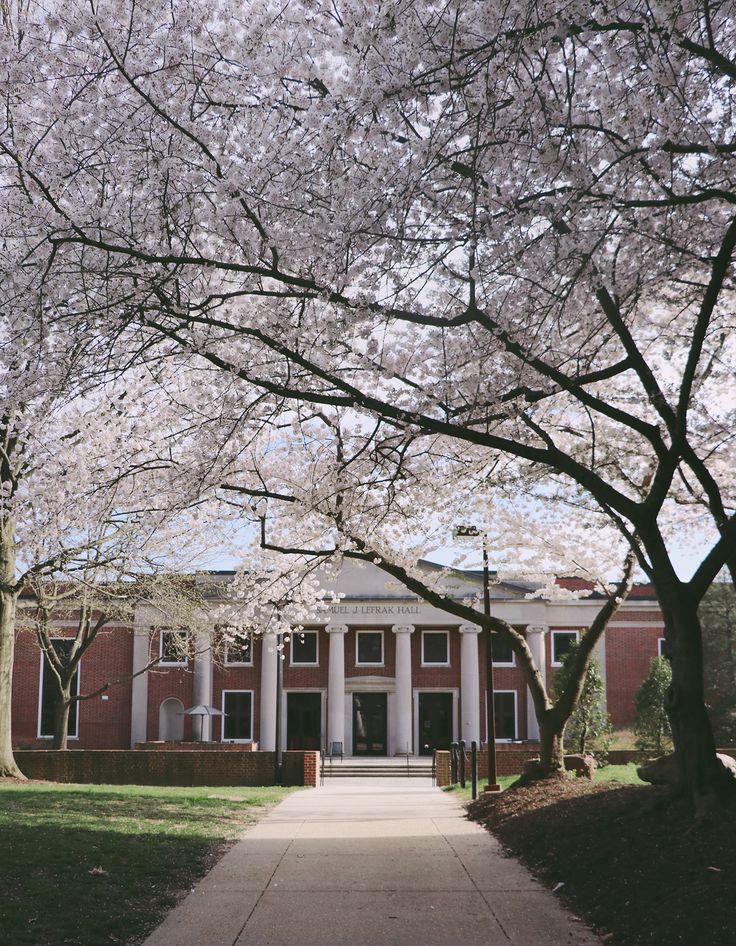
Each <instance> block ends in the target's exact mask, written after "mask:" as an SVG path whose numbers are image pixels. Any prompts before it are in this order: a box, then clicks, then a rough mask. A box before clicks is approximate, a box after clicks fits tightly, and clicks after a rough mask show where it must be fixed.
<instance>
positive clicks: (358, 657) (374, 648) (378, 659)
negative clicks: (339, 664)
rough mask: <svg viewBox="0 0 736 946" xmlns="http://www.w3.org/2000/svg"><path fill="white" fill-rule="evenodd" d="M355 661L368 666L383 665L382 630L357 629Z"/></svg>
mask: <svg viewBox="0 0 736 946" xmlns="http://www.w3.org/2000/svg"><path fill="white" fill-rule="evenodd" d="M355 637H356V641H355V662H356V664H361V665H363V666H368V667H371V666H373V667H382V666H383V631H358V632H357V634H356V635H355Z"/></svg>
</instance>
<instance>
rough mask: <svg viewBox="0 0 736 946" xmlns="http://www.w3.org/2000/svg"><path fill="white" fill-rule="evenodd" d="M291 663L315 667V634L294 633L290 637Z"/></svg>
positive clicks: (316, 656) (311, 632)
mask: <svg viewBox="0 0 736 946" xmlns="http://www.w3.org/2000/svg"><path fill="white" fill-rule="evenodd" d="M291 662H292V664H304V665H307V666H310V667H316V666H317V663H318V652H317V632H316V631H295V632H294V633H293V634H292V635H291Z"/></svg>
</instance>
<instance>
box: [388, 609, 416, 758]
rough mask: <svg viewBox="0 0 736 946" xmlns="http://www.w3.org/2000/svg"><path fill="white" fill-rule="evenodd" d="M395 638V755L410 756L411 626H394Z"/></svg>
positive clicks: (411, 740)
mask: <svg viewBox="0 0 736 946" xmlns="http://www.w3.org/2000/svg"><path fill="white" fill-rule="evenodd" d="M391 630H392V631H393V632H394V635H395V636H396V698H395V701H394V706H395V709H396V712H395V722H394V745H395V747H396V755H412V754H413V749H412V743H413V739H412V725H411V711H412V687H411V635H412V634H413V633H414V625H413V624H394V626H393V627H392V628H391Z"/></svg>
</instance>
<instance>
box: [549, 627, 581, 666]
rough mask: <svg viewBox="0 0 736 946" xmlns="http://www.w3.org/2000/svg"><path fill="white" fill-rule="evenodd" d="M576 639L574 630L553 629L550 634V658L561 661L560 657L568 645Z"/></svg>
mask: <svg viewBox="0 0 736 946" xmlns="http://www.w3.org/2000/svg"><path fill="white" fill-rule="evenodd" d="M577 639H578V635H577V634H576V633H575V631H555V632H554V634H553V635H552V651H553V653H552V660H553V661H554V663H556V664H558V663H562V658H563V657H564V656H565V654H566V653H567V652H568V650H570V645H571V644H573V643H574V642H575V641H576V640H577Z"/></svg>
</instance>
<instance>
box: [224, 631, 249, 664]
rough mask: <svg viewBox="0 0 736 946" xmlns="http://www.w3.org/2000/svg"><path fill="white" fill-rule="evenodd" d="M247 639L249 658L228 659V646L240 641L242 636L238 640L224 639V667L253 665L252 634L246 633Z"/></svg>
mask: <svg viewBox="0 0 736 946" xmlns="http://www.w3.org/2000/svg"><path fill="white" fill-rule="evenodd" d="M248 641H249V643H250V660H228V658H227V654H228V648H229V647H230V646H231V645H234V644H236V643H242V638H241V639H240V640H239V641H225V655H224V658H223V662H224V666H226V667H252V666H253V646H254V645H253V635H252V634H251V633H248Z"/></svg>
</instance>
